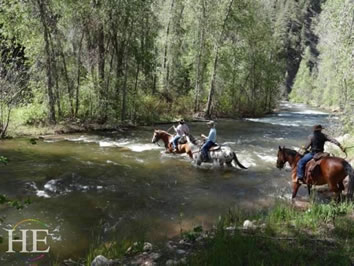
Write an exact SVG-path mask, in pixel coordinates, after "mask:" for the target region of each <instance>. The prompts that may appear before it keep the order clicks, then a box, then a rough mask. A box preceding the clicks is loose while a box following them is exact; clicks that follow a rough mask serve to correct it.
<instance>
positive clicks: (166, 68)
mask: <svg viewBox="0 0 354 266" xmlns="http://www.w3.org/2000/svg"><path fill="white" fill-rule="evenodd" d="M174 4H175V0H171V7H170V13H169V18H168V23H167V28H166V38H165V47H164V58H163V73H164V75H165V77H164V83H165V89H166V90H167V91H168V90H169V76H170V70H169V63H168V59H167V57H168V43H169V35H170V27H171V20H172V18H171V17H172V10H173V6H174Z"/></svg>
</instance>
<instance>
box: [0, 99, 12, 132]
mask: <svg viewBox="0 0 354 266" xmlns="http://www.w3.org/2000/svg"><path fill="white" fill-rule="evenodd" d="M7 108H8V110H7V117H6V122H5V125H4V127H3V129H2V131H1V134H0V139H4V138H5V137H6V132H7V128H8V127H9V124H10V115H11V107H10V106H8V107H7Z"/></svg>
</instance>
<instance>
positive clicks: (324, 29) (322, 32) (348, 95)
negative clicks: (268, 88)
mask: <svg viewBox="0 0 354 266" xmlns="http://www.w3.org/2000/svg"><path fill="white" fill-rule="evenodd" d="M353 12H354V6H353V4H352V2H351V1H350V0H345V1H340V0H335V1H326V2H325V3H323V5H322V12H321V14H320V15H319V18H318V22H317V25H316V27H315V33H316V34H317V35H318V38H319V41H318V45H317V49H318V51H319V57H318V58H319V60H315V59H314V58H311V59H310V60H309V58H308V53H307V54H306V53H305V55H304V58H303V60H302V61H301V66H300V69H299V72H298V73H297V76H296V82H295V85H294V90H293V92H292V94H291V97H292V99H293V100H295V101H301V102H309V103H311V104H314V105H321V106H324V107H326V108H333V109H337V110H338V109H339V110H340V111H342V112H343V116H342V117H343V118H342V122H343V123H344V124H345V127H346V128H345V129H346V131H348V132H349V131H351V130H352V128H353V127H354V120H353V119H354V118H353V117H354V116H353V113H354V104H353V103H354V71H353V69H354V65H353V60H352V57H351V56H348V55H350V54H352V51H353V49H354V39H353V32H352V30H353ZM308 49H309V47H308V48H307V50H308ZM309 61H312V63H313V62H315V65H316V66H317V67H316V68H315V69H314V71H309V68H308V64H309Z"/></svg>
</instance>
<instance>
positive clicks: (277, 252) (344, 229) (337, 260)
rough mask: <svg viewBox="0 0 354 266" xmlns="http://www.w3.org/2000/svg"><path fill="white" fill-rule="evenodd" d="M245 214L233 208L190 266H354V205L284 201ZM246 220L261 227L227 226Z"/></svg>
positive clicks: (191, 261) (190, 261)
mask: <svg viewBox="0 0 354 266" xmlns="http://www.w3.org/2000/svg"><path fill="white" fill-rule="evenodd" d="M244 214H245V213H242V211H236V212H233V211H230V212H229V214H227V215H226V216H225V217H224V218H223V219H222V220H221V221H220V223H219V225H218V229H217V230H216V234H215V237H214V238H211V239H209V240H208V241H207V242H206V243H205V244H204V245H203V247H202V248H199V249H198V250H197V252H196V253H195V254H194V255H192V256H191V257H189V260H188V265H225V266H227V265H351V263H352V262H353V260H354V251H353V250H354V227H353V221H354V216H353V214H354V204H353V203H341V204H335V203H331V204H318V203H314V204H313V205H312V206H311V207H310V208H309V209H308V210H306V211H302V210H298V209H295V208H294V207H292V206H291V205H289V204H286V203H283V202H279V203H277V204H276V206H275V207H273V208H271V209H270V210H268V211H267V212H261V213H254V214H248V215H247V216H244ZM246 218H247V219H249V220H253V221H254V222H255V224H257V225H258V227H257V229H255V230H252V231H245V230H242V229H236V230H234V231H233V233H230V232H229V231H227V230H225V229H224V228H225V227H226V226H235V227H236V228H237V227H238V226H240V225H242V221H244V220H245V219H246ZM254 219H256V220H254ZM259 225H263V226H259Z"/></svg>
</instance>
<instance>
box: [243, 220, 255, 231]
mask: <svg viewBox="0 0 354 266" xmlns="http://www.w3.org/2000/svg"><path fill="white" fill-rule="evenodd" d="M254 228H255V225H254V224H253V223H252V222H251V221H250V220H246V221H244V222H243V229H246V230H248V229H254Z"/></svg>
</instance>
